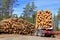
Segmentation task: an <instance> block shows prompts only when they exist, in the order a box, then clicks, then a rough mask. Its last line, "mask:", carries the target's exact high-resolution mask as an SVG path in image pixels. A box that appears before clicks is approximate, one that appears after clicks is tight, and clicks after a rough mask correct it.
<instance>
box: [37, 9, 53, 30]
mask: <svg viewBox="0 0 60 40" xmlns="http://www.w3.org/2000/svg"><path fill="white" fill-rule="evenodd" d="M42 27H43V28H51V27H53V22H52V13H51V11H50V10H46V11H37V17H36V28H40V29H41V28H42Z"/></svg>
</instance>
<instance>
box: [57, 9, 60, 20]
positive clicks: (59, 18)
mask: <svg viewBox="0 0 60 40" xmlns="http://www.w3.org/2000/svg"><path fill="white" fill-rule="evenodd" d="M59 20H60V8H59V9H58V14H57V21H59Z"/></svg>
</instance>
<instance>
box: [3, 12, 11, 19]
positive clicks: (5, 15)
mask: <svg viewBox="0 0 60 40" xmlns="http://www.w3.org/2000/svg"><path fill="white" fill-rule="evenodd" d="M10 17H11V16H9V14H8V12H7V13H5V14H4V16H3V19H7V18H10Z"/></svg>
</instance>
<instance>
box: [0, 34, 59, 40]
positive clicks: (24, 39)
mask: <svg viewBox="0 0 60 40" xmlns="http://www.w3.org/2000/svg"><path fill="white" fill-rule="evenodd" d="M0 40H60V38H59V37H56V38H51V37H39V36H25V35H24V36H23V35H13V34H9V35H8V34H2V35H0Z"/></svg>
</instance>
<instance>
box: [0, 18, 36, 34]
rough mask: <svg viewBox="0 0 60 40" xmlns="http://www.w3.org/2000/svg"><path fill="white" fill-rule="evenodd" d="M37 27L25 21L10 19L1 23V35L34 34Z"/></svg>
mask: <svg viewBox="0 0 60 40" xmlns="http://www.w3.org/2000/svg"><path fill="white" fill-rule="evenodd" d="M34 31H35V26H34V24H32V23H29V22H27V21H25V20H23V19H17V18H10V19H6V20H2V21H1V22H0V33H8V34H9V33H10V34H32V33H34Z"/></svg>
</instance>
